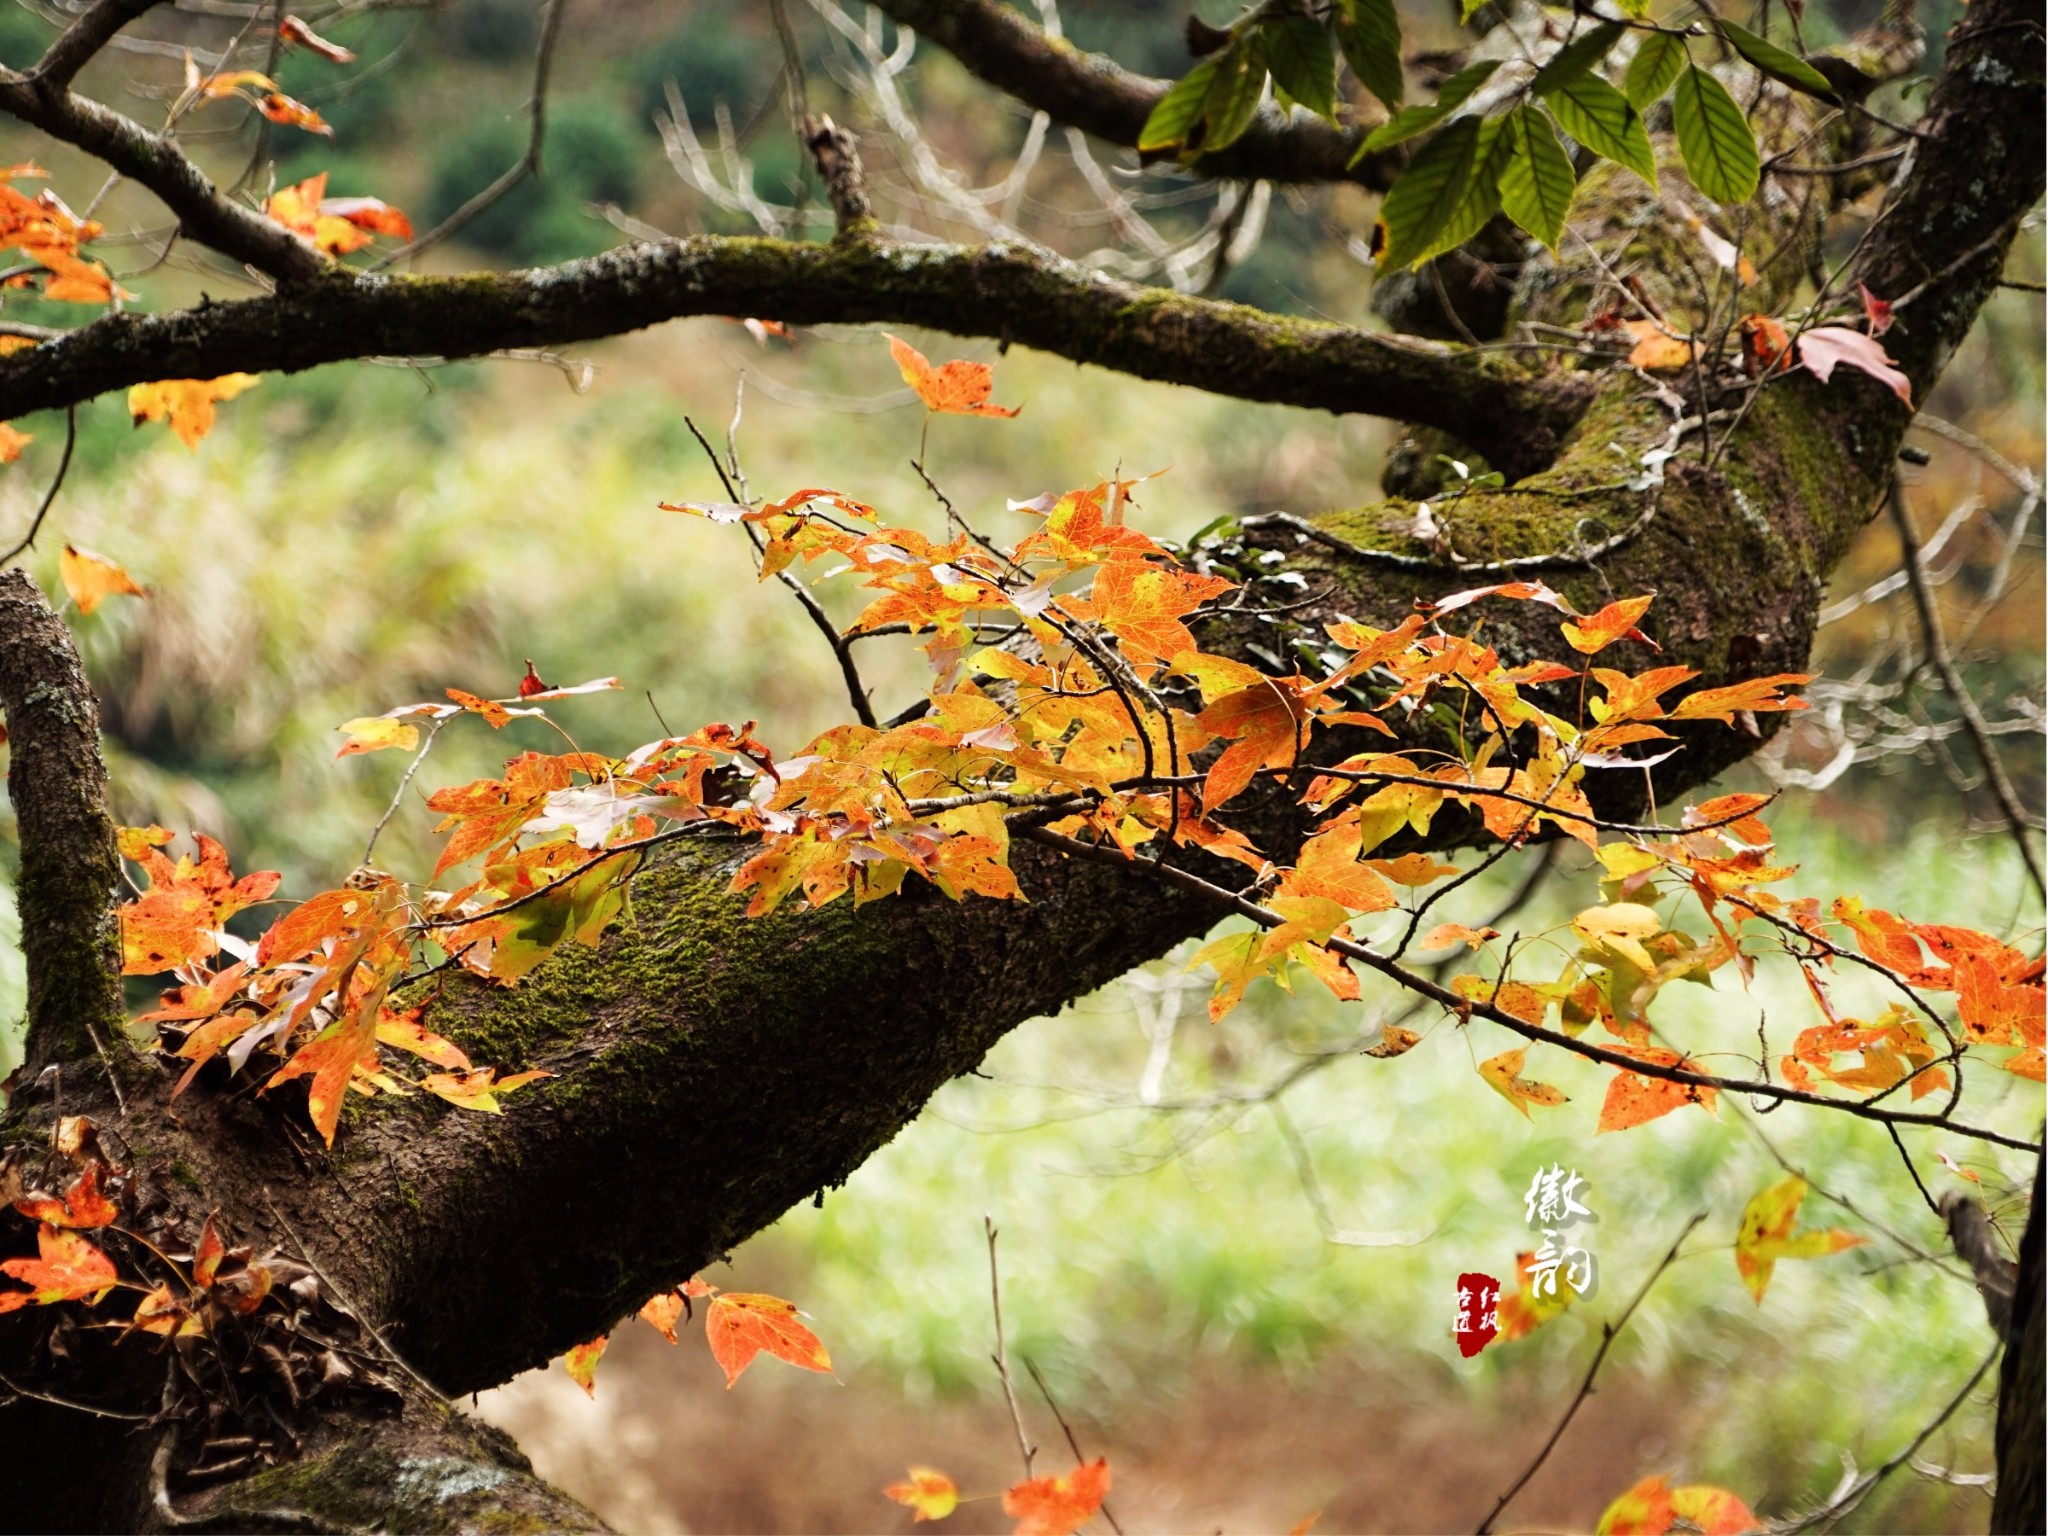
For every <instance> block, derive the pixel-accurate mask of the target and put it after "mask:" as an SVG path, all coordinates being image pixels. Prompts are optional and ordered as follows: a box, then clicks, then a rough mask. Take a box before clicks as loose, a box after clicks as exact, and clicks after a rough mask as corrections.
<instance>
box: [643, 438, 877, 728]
mask: <svg viewBox="0 0 2048 1536" xmlns="http://www.w3.org/2000/svg"><path fill="white" fill-rule="evenodd" d="M683 425H684V426H686V427H688V428H689V429H690V435H691V436H692V437H694V438H696V439H697V444H698V446H699V447H701V448H702V449H703V450H704V456H705V457H706V458H708V459H709V460H711V467H712V468H713V469H714V470H716V471H717V472H718V482H719V484H721V485H722V486H724V487H725V494H726V495H727V497H729V498H730V499H731V500H732V501H734V502H735V503H737V504H739V505H741V506H744V505H745V504H746V503H745V502H744V501H742V500H741V497H740V493H739V492H738V491H737V490H735V489H734V488H733V483H732V480H731V478H730V477H729V476H728V475H727V474H726V471H725V465H723V464H722V463H720V462H719V459H718V451H717V450H716V449H715V448H713V447H712V446H711V442H710V440H709V439H708V438H706V437H705V436H704V434H703V432H702V431H701V430H699V428H698V426H697V423H696V422H694V421H692V420H691V419H690V418H689V417H687V416H685V417H684V418H683ZM747 533H748V534H749V535H750V536H752V537H754V538H755V540H756V542H755V544H754V550H755V553H756V554H759V553H760V549H761V546H760V543H759V535H758V533H757V532H756V530H755V528H754V525H753V524H752V523H749V524H747ZM775 575H776V577H777V579H778V580H780V581H781V583H782V584H783V585H784V586H785V587H787V588H789V590H790V591H791V592H793V593H795V594H796V600H797V602H798V603H800V604H802V606H803V610H804V612H805V613H806V614H808V615H809V616H810V620H811V622H812V623H813V624H815V625H816V626H817V627H818V633H819V634H821V635H823V636H824V637H825V643H826V644H827V645H829V646H831V647H832V656H833V659H834V660H836V661H837V662H838V663H839V675H840V677H841V678H843V679H844V680H845V683H846V697H847V700H848V702H850V703H851V704H852V705H853V713H854V716H855V717H856V718H857V719H858V720H859V721H860V723H861V724H862V725H865V726H867V727H869V728H870V729H873V727H874V725H875V707H874V705H873V704H872V703H871V702H870V701H869V699H868V690H867V685H866V684H865V683H864V682H862V680H861V675H860V664H859V663H858V662H857V661H855V660H854V659H853V640H852V637H850V636H847V635H842V634H841V633H840V632H839V626H838V625H836V624H834V623H833V622H832V616H831V615H830V614H829V613H827V612H826V611H825V605H824V604H823V603H821V602H819V601H818V598H817V594H816V593H814V592H812V591H811V589H810V588H809V587H807V586H805V585H804V584H803V583H802V582H801V581H799V580H797V578H796V577H794V576H792V575H791V574H790V573H789V572H788V571H787V570H786V569H785V570H780V571H777V572H776V573H775Z"/></svg>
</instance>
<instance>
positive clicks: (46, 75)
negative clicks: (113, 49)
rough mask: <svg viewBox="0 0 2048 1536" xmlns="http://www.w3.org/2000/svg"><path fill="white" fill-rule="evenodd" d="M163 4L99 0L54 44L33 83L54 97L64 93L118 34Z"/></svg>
mask: <svg viewBox="0 0 2048 1536" xmlns="http://www.w3.org/2000/svg"><path fill="white" fill-rule="evenodd" d="M161 3H162V0H99V3H98V4H97V5H95V6H93V8H92V9H91V10H89V11H87V12H86V13H85V14H84V15H83V16H80V17H79V18H78V20H76V21H74V22H73V23H71V25H70V26H69V27H67V28H65V29H64V31H63V32H62V33H61V34H59V36H58V38H57V40H56V41H55V42H53V43H51V44H50V46H49V48H48V50H46V51H45V52H44V54H43V56H42V58H40V59H39V60H37V61H36V65H35V68H33V69H31V70H30V71H29V72H28V80H29V83H30V84H31V85H34V86H36V87H38V88H39V89H41V90H44V91H47V92H51V93H53V94H54V93H58V92H62V91H63V90H64V89H65V88H66V87H67V86H69V85H70V84H71V81H72V78H73V77H74V76H75V75H77V73H78V72H79V71H80V70H81V69H83V68H85V66H86V65H87V64H89V63H91V62H92V59H93V57H94V56H95V55H96V54H98V53H99V51H100V50H101V49H102V48H104V47H106V46H107V44H108V43H110V42H112V41H113V40H114V34H115V33H116V32H118V31H120V30H121V29H122V28H123V27H125V26H127V25H128V23H129V22H131V21H133V20H135V18H136V17H138V16H140V15H141V14H142V13H143V12H145V11H148V10H153V9H154V8H155V7H156V6H157V5H159V4H161Z"/></svg>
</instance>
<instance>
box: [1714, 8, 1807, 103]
mask: <svg viewBox="0 0 2048 1536" xmlns="http://www.w3.org/2000/svg"><path fill="white" fill-rule="evenodd" d="M1714 25H1715V26H1717V27H1719V28H1720V29H1721V35H1722V36H1723V37H1725V38H1727V39H1728V46H1729V47H1731V48H1733V49H1734V50H1735V51H1736V52H1737V53H1739V54H1741V55H1742V56H1743V57H1744V58H1745V59H1747V60H1749V62H1750V63H1752V64H1754V65H1755V66H1756V67H1757V68H1758V69H1760V70H1762V71H1763V72H1764V73H1765V74H1767V75H1769V76H1770V77H1771V78H1772V79H1773V80H1778V81H1782V82H1783V83H1784V84H1786V85H1789V86H1791V87H1792V89H1793V90H1795V91H1804V92H1806V94H1807V95H1809V96H1819V97H1823V98H1824V99H1826V100H1829V101H1832V100H1834V98H1835V88H1834V87H1833V86H1832V85H1829V84H1828V77H1827V76H1826V75H1824V74H1822V73H1821V72H1820V71H1819V70H1817V69H1815V68H1814V67H1813V66H1812V65H1811V64H1809V63H1807V62H1806V60H1804V59H1802V58H1800V57H1799V55H1798V54H1796V53H1788V52H1786V50H1784V49H1783V48H1780V47H1779V46H1778V45H1777V44H1776V43H1774V42H1771V41H1770V40H1768V39H1767V38H1762V37H1758V36H1757V35H1756V33H1754V32H1752V31H1750V30H1749V29H1748V28H1747V27H1738V26H1737V25H1735V23H1734V22H1732V21H1723V20H1721V19H1720V18H1719V17H1718V16H1717V17H1715V18H1714Z"/></svg>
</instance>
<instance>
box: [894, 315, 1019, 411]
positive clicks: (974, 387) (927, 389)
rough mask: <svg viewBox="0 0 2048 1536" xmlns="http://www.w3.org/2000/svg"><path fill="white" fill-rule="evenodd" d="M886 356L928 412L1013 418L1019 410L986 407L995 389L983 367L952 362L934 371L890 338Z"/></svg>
mask: <svg viewBox="0 0 2048 1536" xmlns="http://www.w3.org/2000/svg"><path fill="white" fill-rule="evenodd" d="M884 334H887V333H886V332H885V333H884ZM889 355H890V356H891V357H893V358H895V359H896V366H897V368H899V369H900V370H902V373H903V382H904V383H906V384H908V385H909V386H910V387H911V388H912V389H914V390H916V391H917V398H918V399H920V400H922V401H923V402H924V408H925V409H926V410H928V411H936V412H938V413H940V414H942V415H949V416H1014V415H1016V414H1017V412H1018V411H1020V410H1022V409H1023V407H1022V406H1008V405H990V404H989V403H988V397H989V394H990V392H991V391H993V390H994V389H995V369H993V368H992V367H990V366H989V365H988V364H987V363H970V362H965V361H959V360H955V361H953V362H950V363H942V364H940V365H939V366H938V367H937V368H934V367H933V366H932V365H931V361H930V359H928V358H927V357H926V356H925V355H924V354H923V353H922V352H920V351H918V350H917V348H915V347H913V346H911V345H910V343H908V342H906V341H898V340H897V339H896V338H895V337H894V336H890V337H889Z"/></svg>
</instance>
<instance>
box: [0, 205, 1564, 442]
mask: <svg viewBox="0 0 2048 1536" xmlns="http://www.w3.org/2000/svg"><path fill="white" fill-rule="evenodd" d="M690 315H752V316H760V317H763V318H768V319H776V320H784V321H789V322H792V323H796V324H806V325H809V324H824V323H830V322H835V321H846V322H871V321H881V322H887V323H891V324H898V325H921V326H928V327H930V328H932V329H934V330H942V331H951V332H953V333H955V334H956V335H964V336H988V337H994V338H997V339H999V340H1003V341H1014V342H1019V343H1022V344H1024V345H1026V346H1031V347H1035V348H1038V349H1039V350H1042V351H1046V352H1051V353H1054V354H1056V355H1058V356H1061V357H1067V358H1071V359H1073V360H1074V361H1075V362H1077V363H1093V364H1095V365H1097V366H1099V367H1103V368H1109V369H1113V370H1115V371H1116V372H1119V373H1125V374H1130V375H1132V376H1133V377H1136V378H1145V379H1158V380H1162V381H1165V382H1167V383H1175V384H1189V385H1193V386H1195V387H1197V388H1201V389H1207V390H1210V391H1213V392H1216V393H1220V394H1228V395H1232V396H1235V397H1237V398H1240V399H1246V400H1259V401H1272V402H1277V403H1280V404H1287V405H1300V406H1309V407H1317V408H1321V409H1325V410H1331V411H1338V412H1366V413H1370V414H1374V415H1381V416H1390V417H1395V418H1398V419H1401V420H1405V421H1414V422H1418V423H1422V424H1425V425H1432V426H1438V427H1441V428H1443V429H1445V430H1447V431H1453V432H1458V433H1460V434H1461V435H1465V434H1469V435H1470V436H1471V437H1473V438H1476V439H1477V440H1478V441H1477V442H1476V443H1475V447H1478V448H1480V449H1481V451H1484V452H1488V453H1490V454H1491V455H1493V456H1495V461H1496V462H1498V463H1501V464H1503V465H1514V466H1516V467H1519V468H1530V467H1534V465H1535V464H1538V463H1540V462H1542V461H1543V460H1544V459H1545V458H1546V457H1547V456H1548V453H1549V451H1550V450H1552V449H1554V447H1555V444H1556V441H1557V438H1558V435H1559V434H1560V433H1561V432H1562V430H1563V429H1564V428H1565V427H1566V426H1567V425H1568V424H1569V422H1570V421H1571V419H1572V418H1573V416H1575V415H1576V413H1577V410H1578V408H1579V406H1580V405H1582V404H1583V402H1584V399H1585V390H1584V388H1583V386H1582V385H1580V384H1579V383H1578V382H1577V381H1575V380H1573V379H1571V378H1568V377H1567V378H1557V379H1549V380H1545V379H1540V378H1537V377H1535V376H1534V375H1533V374H1532V373H1531V372H1530V371H1529V370H1528V369H1527V367H1526V366H1524V365H1520V364H1517V363H1514V362H1511V361H1509V360H1508V359H1506V358H1504V357H1502V356H1500V355H1498V354H1478V353H1468V352H1461V351H1458V350H1457V349H1454V348H1450V347H1445V346H1440V345H1438V344H1435V343H1430V342H1419V341H1406V340H1402V339H1400V338H1396V337H1388V336H1380V335H1374V334H1372V333H1370V332H1366V331H1361V330H1357V329H1355V328H1353V327H1350V326H1344V325H1334V324H1330V323H1328V322H1323V321H1313V320H1298V319H1291V318H1287V317H1284V316H1279V315H1273V314H1269V313H1267V312H1265V311H1263V310H1258V309H1253V308H1249V307H1247V306H1245V305H1241V304H1230V303H1224V302H1220V301H1217V300H1212V299H1202V298H1194V297H1189V296H1186V295H1181V294H1175V293H1172V292H1170V291H1168V290H1164V289H1159V288H1147V287H1143V286H1140V285H1138V284H1135V283H1128V282H1123V281H1120V280H1118V279H1115V278H1110V277H1105V276H1103V275H1101V274H1100V273H1096V272H1093V271H1091V270H1089V269H1087V268H1085V267H1081V266H1078V265H1076V264H1074V263H1072V262H1068V261H1063V260H1061V259H1060V258H1058V257H1056V256H1053V255H1051V254H1050V253H1048V252H1046V251H1043V250H1039V249H1036V248H1033V247H1027V246H1020V245H988V246H922V245H904V244H895V243H890V242H885V241H881V240H874V239H863V238H854V239H842V240H839V241H835V242H833V243H831V244H829V245H813V244H799V243H794V242H789V241H782V240H767V239H732V238H723V237H718V236H700V237H697V238H693V239H685V240H675V241H668V242H663V243H659V244H648V245H633V246H625V247H621V248H620V249H617V250H614V251H609V252H606V253H605V254H604V255H601V256H594V257H591V258H589V259H587V260H583V261H572V262H565V263H563V264H562V265H560V266H555V267H545V268H540V269H537V270H534V271H526V272H507V273H477V274H473V275H469V276H463V277H383V276H372V275H366V274H365V275H359V274H354V273H350V272H348V271H347V270H345V269H342V268H339V267H335V268H331V269H330V270H329V271H328V272H327V273H326V274H325V275H323V276H322V277H321V278H320V279H319V280H318V281H315V282H310V283H305V284H300V285H297V286H294V287H291V288H287V289H283V290H280V291H279V292H278V293H276V294H273V295H271V296H268V297H264V298H254V299H243V300H238V301H235V302H232V303H224V304H206V305H202V306H201V307H199V308H197V309H189V310H179V311H174V312H171V313H166V314H155V315H144V314H123V315H108V316H106V317H104V318H102V319H99V320H96V321H94V322H92V323H91V324H89V325H86V326H83V327H81V328H80V329H79V330H77V331H74V332H72V333H70V334H69V335H67V336H65V337H63V338H62V339H60V340H56V341H50V342H45V343H44V344H42V345H41V346H38V347H34V348H31V349H29V350H27V351H23V352H17V353H14V354H13V355H11V356H9V357H7V358H6V359H4V360H0V419H5V418H7V417H15V416H20V415H23V414H25V413H26V412H29V411H32V410H46V409H49V408H52V407H61V406H64V405H68V404H70V403H72V402H74V401H79V400H86V399H90V398H92V397H93V396H95V395H99V394H103V393H105V392H106V391H108V390H113V389H122V388H126V387H127V386H128V385H130V384H136V383H141V382H144V381H146V380H150V379H160V378H215V377H218V376H219V375H221V374H223V373H231V372H236V371H241V372H247V373H261V372H267V371H271V370H282V371H293V370H297V369H301V368H310V367H313V366H316V365H318V364H321V363H332V362H341V361H345V360H348V359H352V358H362V357H377V356H440V357H475V356H479V355H482V354H486V353H490V352H494V351H497V350H500V349H502V348H506V347H536V346H561V345H565V344H568V343H572V342H578V341H588V340H592V339H595V338H598V337H605V336H616V335H619V334H620V333H622V332H626V331H632V330H637V329H639V328H641V327H643V326H649V325H655V324H658V323H660V322H662V321H665V320H674V319H678V318H681V317H684V316H690Z"/></svg>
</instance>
